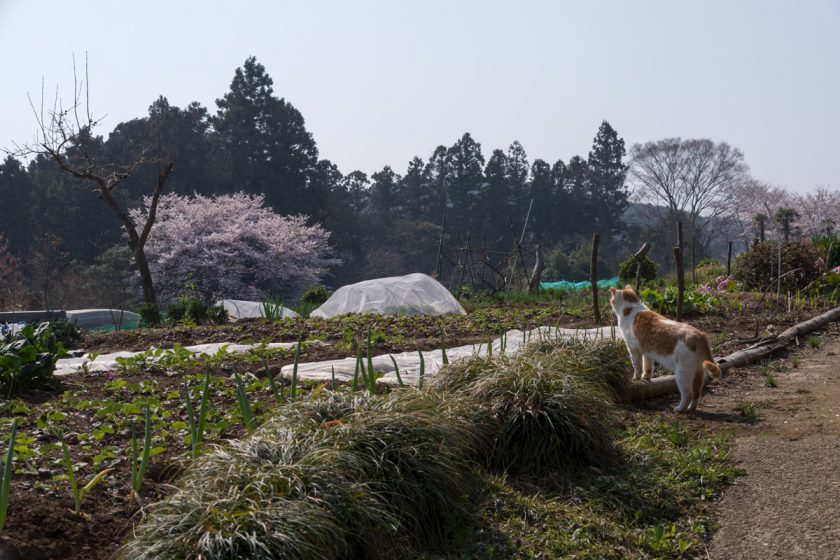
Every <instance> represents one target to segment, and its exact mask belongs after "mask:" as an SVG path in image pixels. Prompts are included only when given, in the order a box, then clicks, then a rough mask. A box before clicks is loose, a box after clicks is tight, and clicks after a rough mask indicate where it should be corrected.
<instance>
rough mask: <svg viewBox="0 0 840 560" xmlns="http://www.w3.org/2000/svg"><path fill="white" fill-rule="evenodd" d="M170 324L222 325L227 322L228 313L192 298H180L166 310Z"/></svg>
mask: <svg viewBox="0 0 840 560" xmlns="http://www.w3.org/2000/svg"><path fill="white" fill-rule="evenodd" d="M166 316H167V318H168V319H169V321H170V322H171V323H190V324H195V325H206V324H214V325H222V324H224V323H226V322H227V320H228V312H227V311H226V310H225V308H224V307H223V306H221V305H207V304H206V303H204V302H202V301H200V300H197V299H195V298H192V297H187V296H182V297H180V298H179V299H178V301H176V302H175V303H173V304H171V305H169V306H168V307H167V308H166Z"/></svg>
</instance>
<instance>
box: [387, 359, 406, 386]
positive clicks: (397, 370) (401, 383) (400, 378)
mask: <svg viewBox="0 0 840 560" xmlns="http://www.w3.org/2000/svg"><path fill="white" fill-rule="evenodd" d="M388 357H389V358H391V363H393V364H394V373H395V374H396V375H397V383H399V384H400V387H405V383H403V380H402V377H401V376H400V366H398V365H397V360H395V359H394V357H393V356H391V355H390V354H388Z"/></svg>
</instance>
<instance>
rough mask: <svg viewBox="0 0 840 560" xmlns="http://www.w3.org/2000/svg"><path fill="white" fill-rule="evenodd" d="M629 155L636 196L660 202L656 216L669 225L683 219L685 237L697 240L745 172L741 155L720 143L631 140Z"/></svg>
mask: <svg viewBox="0 0 840 560" xmlns="http://www.w3.org/2000/svg"><path fill="white" fill-rule="evenodd" d="M630 155H631V161H630V178H631V182H632V183H633V185H634V187H635V190H636V195H637V197H638V198H640V199H641V200H643V201H645V202H651V203H653V204H655V205H657V206H658V207H660V208H663V207H664V213H665V215H664V216H661V217H664V218H667V219H668V221H669V222H670V223H671V224H675V223H676V222H678V221H680V220H682V221H684V222H685V223H686V225H687V226H688V236H689V237H692V236H695V237H697V238H698V239H702V238H703V234H704V231H703V230H704V229H705V228H706V227H707V225H708V224H710V223H712V218H715V217H717V216H719V215H721V214H722V213H724V212H725V211H726V210H727V209H728V205H727V199H728V197H729V196H730V195H731V193H732V191H733V189H734V188H735V187H736V186H737V185H738V184H740V183H742V182H743V181H744V180H745V178H746V174H747V165H746V164H745V163H744V156H743V154H742V153H741V152H740V150H738V149H736V148H732V147H731V146H730V145H729V144H727V143H726V142H721V143H719V144H715V143H714V142H712V141H711V140H707V139H696V140H682V139H681V138H666V139H664V140H659V141H657V142H648V143H646V144H635V145H634V146H633V147H632V148H631V149H630ZM701 216H702V218H703V219H701Z"/></svg>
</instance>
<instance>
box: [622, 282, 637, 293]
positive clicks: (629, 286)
mask: <svg viewBox="0 0 840 560" xmlns="http://www.w3.org/2000/svg"><path fill="white" fill-rule="evenodd" d="M627 290H630V291H631V292H634V293H635V292H636V290H634V289H633V286H631V285H630V284H627V285H626V286H624V291H627Z"/></svg>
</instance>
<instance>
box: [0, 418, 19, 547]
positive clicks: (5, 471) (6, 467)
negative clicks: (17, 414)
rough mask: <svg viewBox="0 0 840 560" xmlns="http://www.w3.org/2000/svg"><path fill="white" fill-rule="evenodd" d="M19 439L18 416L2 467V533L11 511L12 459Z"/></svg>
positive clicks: (0, 499) (0, 491)
mask: <svg viewBox="0 0 840 560" xmlns="http://www.w3.org/2000/svg"><path fill="white" fill-rule="evenodd" d="M16 440H17V418H15V419H14V420H12V432H11V434H10V435H9V448H8V449H6V460H5V461H4V462H3V468H2V469H0V535H2V534H3V527H4V526H5V525H6V512H8V511H9V489H10V488H11V485H12V460H13V459H14V456H15V441H16Z"/></svg>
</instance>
